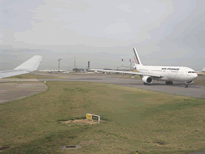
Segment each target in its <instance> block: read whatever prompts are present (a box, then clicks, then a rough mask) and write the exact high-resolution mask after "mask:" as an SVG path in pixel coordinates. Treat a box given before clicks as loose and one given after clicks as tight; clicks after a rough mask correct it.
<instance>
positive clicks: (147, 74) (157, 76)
mask: <svg viewBox="0 0 205 154" xmlns="http://www.w3.org/2000/svg"><path fill="white" fill-rule="evenodd" d="M90 70H92V71H97V72H110V73H123V74H133V75H143V76H150V77H155V78H161V77H162V76H160V75H155V74H151V73H140V72H131V71H114V70H103V69H90Z"/></svg>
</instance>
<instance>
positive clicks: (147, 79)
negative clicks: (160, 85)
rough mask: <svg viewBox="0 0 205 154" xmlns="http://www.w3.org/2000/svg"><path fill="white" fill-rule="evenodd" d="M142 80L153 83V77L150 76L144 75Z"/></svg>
mask: <svg viewBox="0 0 205 154" xmlns="http://www.w3.org/2000/svg"><path fill="white" fill-rule="evenodd" d="M142 81H143V82H144V83H146V84H152V82H153V79H152V77H150V76H144V77H143V78H142Z"/></svg>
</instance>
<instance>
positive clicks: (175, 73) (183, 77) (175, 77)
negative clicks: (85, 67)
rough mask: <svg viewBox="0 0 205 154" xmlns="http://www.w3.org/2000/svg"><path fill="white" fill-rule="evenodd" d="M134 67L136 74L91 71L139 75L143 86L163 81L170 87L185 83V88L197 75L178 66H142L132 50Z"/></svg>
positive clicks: (188, 69) (186, 68) (101, 70)
mask: <svg viewBox="0 0 205 154" xmlns="http://www.w3.org/2000/svg"><path fill="white" fill-rule="evenodd" d="M133 51H134V60H135V66H134V69H135V70H136V71H137V72H131V71H114V70H103V69H91V70H93V71H95V72H97V71H99V72H113V73H123V74H133V75H139V76H140V77H141V79H142V81H143V82H144V84H145V85H151V84H152V83H153V80H157V81H165V83H166V85H172V84H173V81H180V82H185V88H187V87H188V85H189V84H192V83H193V80H194V79H196V78H197V76H198V75H197V73H196V72H195V71H194V70H193V69H191V68H188V67H179V66H144V65H143V64H142V63H141V61H140V58H139V56H138V53H137V50H136V49H135V48H133Z"/></svg>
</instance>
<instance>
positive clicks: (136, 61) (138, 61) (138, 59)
mask: <svg viewBox="0 0 205 154" xmlns="http://www.w3.org/2000/svg"><path fill="white" fill-rule="evenodd" d="M133 51H134V59H135V65H141V66H143V65H142V63H141V61H140V57H139V56H138V53H137V50H136V48H133Z"/></svg>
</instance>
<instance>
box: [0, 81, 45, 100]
mask: <svg viewBox="0 0 205 154" xmlns="http://www.w3.org/2000/svg"><path fill="white" fill-rule="evenodd" d="M36 81H37V80H36ZM46 89H47V86H46V85H45V84H43V83H41V82H39V81H38V82H31V81H30V82H17V83H0V104H1V103H6V102H10V101H14V100H18V99H22V98H25V97H28V96H32V95H35V94H38V93H41V92H43V91H45V90H46Z"/></svg>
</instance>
